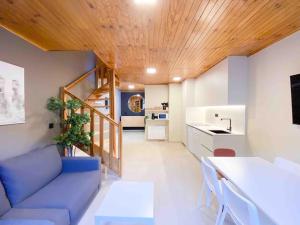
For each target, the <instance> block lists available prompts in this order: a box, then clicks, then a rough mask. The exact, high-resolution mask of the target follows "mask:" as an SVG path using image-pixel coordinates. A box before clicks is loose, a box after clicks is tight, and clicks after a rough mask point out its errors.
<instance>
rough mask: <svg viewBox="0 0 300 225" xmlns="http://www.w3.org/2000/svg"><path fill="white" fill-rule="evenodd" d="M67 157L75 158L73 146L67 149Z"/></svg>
mask: <svg viewBox="0 0 300 225" xmlns="http://www.w3.org/2000/svg"><path fill="white" fill-rule="evenodd" d="M66 156H67V157H73V156H74V148H73V146H69V147H66Z"/></svg>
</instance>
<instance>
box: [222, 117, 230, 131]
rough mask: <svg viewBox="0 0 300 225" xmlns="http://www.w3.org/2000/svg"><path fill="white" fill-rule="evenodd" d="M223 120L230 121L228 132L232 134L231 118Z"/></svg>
mask: <svg viewBox="0 0 300 225" xmlns="http://www.w3.org/2000/svg"><path fill="white" fill-rule="evenodd" d="M221 120H229V128H227V130H229V131H230V132H231V131H232V126H231V118H221Z"/></svg>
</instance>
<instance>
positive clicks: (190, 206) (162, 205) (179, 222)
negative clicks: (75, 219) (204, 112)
mask: <svg viewBox="0 0 300 225" xmlns="http://www.w3.org/2000/svg"><path fill="white" fill-rule="evenodd" d="M122 179H123V180H134V181H153V182H154V184H155V225H213V224H215V209H207V208H205V206H204V205H203V204H202V205H201V206H199V205H198V199H199V192H200V187H201V179H202V176H201V172H200V165H199V162H198V160H196V159H195V158H194V156H193V155H191V154H190V153H189V152H188V151H187V150H186V148H185V147H184V146H183V145H182V144H180V143H168V142H146V141H145V140H144V133H143V132H124V162H123V177H122ZM114 180H116V178H115V177H113V176H108V178H107V179H106V180H104V181H103V187H102V189H101V192H100V193H99V194H98V196H97V197H96V198H95V200H94V201H93V203H92V205H91V207H90V208H89V210H88V211H87V212H86V214H85V216H84V217H83V218H82V220H81V222H80V223H79V225H93V224H94V216H93V215H94V213H95V211H96V210H97V208H98V207H99V205H100V204H101V201H102V199H103V196H104V195H105V192H106V191H107V190H108V188H109V186H110V184H111V183H112V182H113V181H114ZM111 225H115V224H111Z"/></svg>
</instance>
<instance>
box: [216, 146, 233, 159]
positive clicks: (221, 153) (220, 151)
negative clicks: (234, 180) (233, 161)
mask: <svg viewBox="0 0 300 225" xmlns="http://www.w3.org/2000/svg"><path fill="white" fill-rule="evenodd" d="M214 156H215V157H235V151H234V150H233V149H230V148H217V149H215V150H214Z"/></svg>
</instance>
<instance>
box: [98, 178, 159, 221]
mask: <svg viewBox="0 0 300 225" xmlns="http://www.w3.org/2000/svg"><path fill="white" fill-rule="evenodd" d="M153 195H154V184H153V183H152V182H130V181H117V182H115V183H113V184H112V186H111V188H110V190H109V191H108V193H107V194H106V196H105V197H104V200H103V202H102V204H101V206H100V208H99V210H98V211H97V212H96V216H95V224H96V225H104V224H105V223H106V222H126V223H139V224H145V225H154V212H153V211H154V199H153Z"/></svg>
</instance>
